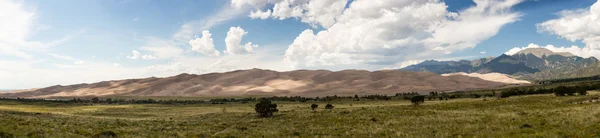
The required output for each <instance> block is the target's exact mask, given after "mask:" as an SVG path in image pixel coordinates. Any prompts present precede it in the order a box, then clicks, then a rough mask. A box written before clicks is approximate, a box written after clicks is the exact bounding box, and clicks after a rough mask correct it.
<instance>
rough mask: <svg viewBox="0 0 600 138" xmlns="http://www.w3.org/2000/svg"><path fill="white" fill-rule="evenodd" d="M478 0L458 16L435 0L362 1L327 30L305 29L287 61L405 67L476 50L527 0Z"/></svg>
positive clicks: (297, 64) (515, 17) (303, 64)
mask: <svg viewBox="0 0 600 138" xmlns="http://www.w3.org/2000/svg"><path fill="white" fill-rule="evenodd" d="M474 2H475V4H476V5H475V6H472V7H469V8H466V9H464V10H462V11H459V12H457V13H455V12H449V11H447V9H446V8H447V5H446V4H445V3H443V2H440V1H435V0H433V1H412V0H380V1H377V2H374V1H369V0H356V1H353V2H352V3H350V6H349V7H348V8H346V9H345V10H343V12H342V13H341V14H340V15H339V16H337V17H334V19H335V21H334V23H333V24H332V25H331V26H330V27H328V28H327V29H326V30H323V31H319V32H314V31H313V30H310V29H309V30H305V31H303V32H302V33H301V34H300V35H299V36H298V37H297V38H296V39H295V40H294V42H293V43H292V44H291V45H289V48H288V49H287V51H286V54H285V59H286V60H287V61H289V62H291V63H292V65H293V66H294V67H295V68H323V67H325V68H328V67H333V66H336V67H339V66H340V65H349V67H356V66H355V65H362V66H358V68H365V67H370V66H372V65H382V64H385V65H390V66H394V65H397V66H399V65H400V64H402V62H403V61H409V60H423V59H425V58H427V59H431V58H440V57H441V56H444V55H447V54H450V53H453V52H455V51H458V50H463V49H467V48H473V47H475V46H476V45H477V44H478V43H480V42H481V41H484V40H486V39H488V38H490V37H492V36H494V35H496V33H497V32H498V31H499V30H500V28H501V27H502V26H504V25H506V24H508V23H512V22H514V21H516V20H518V19H519V17H520V16H521V14H520V13H518V12H512V11H511V7H512V6H514V5H516V4H518V3H520V2H522V0H503V1H499V0H475V1H474ZM273 14H275V11H274V12H273ZM315 16H319V15H318V14H315Z"/></svg>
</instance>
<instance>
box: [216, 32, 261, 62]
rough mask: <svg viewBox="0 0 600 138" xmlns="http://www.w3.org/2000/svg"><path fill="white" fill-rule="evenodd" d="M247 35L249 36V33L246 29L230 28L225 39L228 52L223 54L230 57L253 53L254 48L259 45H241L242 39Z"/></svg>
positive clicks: (249, 43)
mask: <svg viewBox="0 0 600 138" xmlns="http://www.w3.org/2000/svg"><path fill="white" fill-rule="evenodd" d="M246 34H248V32H246V31H244V29H242V28H241V27H239V26H238V27H231V28H229V31H228V32H227V36H226V37H225V47H226V48H227V50H225V51H223V53H227V54H229V55H238V54H249V53H252V51H253V50H254V48H257V47H258V45H256V44H252V42H248V43H246V44H245V45H241V42H242V38H243V37H244V35H246Z"/></svg>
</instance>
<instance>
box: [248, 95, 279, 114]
mask: <svg viewBox="0 0 600 138" xmlns="http://www.w3.org/2000/svg"><path fill="white" fill-rule="evenodd" d="M254 110H255V111H256V113H258V114H259V116H261V117H270V116H273V112H277V111H279V110H277V104H274V103H271V101H269V100H266V99H265V100H261V101H260V102H259V103H257V104H256V106H255V108H254Z"/></svg>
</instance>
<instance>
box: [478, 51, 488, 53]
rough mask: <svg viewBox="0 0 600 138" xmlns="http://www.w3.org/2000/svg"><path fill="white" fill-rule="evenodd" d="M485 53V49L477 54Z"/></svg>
mask: <svg viewBox="0 0 600 138" xmlns="http://www.w3.org/2000/svg"><path fill="white" fill-rule="evenodd" d="M486 53H487V52H485V51H481V52H479V54H486Z"/></svg>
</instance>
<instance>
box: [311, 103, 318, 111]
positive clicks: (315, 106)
mask: <svg viewBox="0 0 600 138" xmlns="http://www.w3.org/2000/svg"><path fill="white" fill-rule="evenodd" d="M317 107H319V105H317V104H312V105H310V108H312V110H317Z"/></svg>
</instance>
